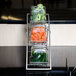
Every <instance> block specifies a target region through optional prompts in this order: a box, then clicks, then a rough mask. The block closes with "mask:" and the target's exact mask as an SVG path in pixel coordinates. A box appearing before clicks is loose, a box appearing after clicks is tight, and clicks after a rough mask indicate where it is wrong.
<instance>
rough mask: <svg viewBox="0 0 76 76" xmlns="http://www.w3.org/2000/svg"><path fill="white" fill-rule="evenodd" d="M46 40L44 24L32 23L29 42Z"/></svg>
mask: <svg viewBox="0 0 76 76" xmlns="http://www.w3.org/2000/svg"><path fill="white" fill-rule="evenodd" d="M46 41H47V32H46V27H45V25H33V26H32V28H31V31H30V42H31V43H42V42H46Z"/></svg>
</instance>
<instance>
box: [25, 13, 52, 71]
mask: <svg viewBox="0 0 76 76" xmlns="http://www.w3.org/2000/svg"><path fill="white" fill-rule="evenodd" d="M29 15H30V13H27V32H26V70H51V55H50V56H49V57H50V59H49V61H50V62H49V67H50V68H48V67H46V68H28V65H30V64H28V46H29V40H28V39H29V36H28V34H29V23H30V22H29ZM46 16H47V19H48V20H47V21H46V23H48V28H47V30H48V32H49V33H48V34H49V44H48V45H49V46H48V51H49V52H48V53H51V49H50V47H51V46H50V45H51V44H50V43H51V39H50V38H51V36H50V33H51V31H50V17H49V14H46Z"/></svg>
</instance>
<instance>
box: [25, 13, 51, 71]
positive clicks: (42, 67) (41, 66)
mask: <svg viewBox="0 0 76 76" xmlns="http://www.w3.org/2000/svg"><path fill="white" fill-rule="evenodd" d="M29 16H30V13H27V32H26V41H27V42H26V70H51V55H50V53H51V52H50V51H51V50H50V42H51V40H50V19H49V14H46V17H47V20H46V21H45V23H43V22H38V23H34V22H31V21H30V19H29V18H30V17H29ZM37 24H38V25H40V24H41V25H45V27H46V32H47V41H45V42H44V43H41V44H44V45H45V47H47V49H48V51H47V55H48V56H47V61H46V62H31V61H30V57H31V50H29V46H32V45H36V44H37V43H36V42H35V43H31V42H30V39H29V34H30V29H31V27H33V26H34V25H37ZM37 46H39V47H42V46H43V45H42V46H41V45H40V44H39V45H37ZM43 48H44V46H43ZM28 59H29V61H28ZM30 66H32V68H31V67H30ZM33 66H34V67H33ZM36 66H37V68H36ZM38 67H39V68H38Z"/></svg>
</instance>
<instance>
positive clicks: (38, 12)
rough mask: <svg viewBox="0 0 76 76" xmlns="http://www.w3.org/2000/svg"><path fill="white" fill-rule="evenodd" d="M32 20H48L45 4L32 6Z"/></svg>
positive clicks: (35, 21)
mask: <svg viewBox="0 0 76 76" xmlns="http://www.w3.org/2000/svg"><path fill="white" fill-rule="evenodd" d="M30 19H31V22H34V23H37V22H45V20H46V10H45V6H43V5H42V4H38V5H37V6H32V7H31V17H30Z"/></svg>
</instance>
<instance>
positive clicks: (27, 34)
mask: <svg viewBox="0 0 76 76" xmlns="http://www.w3.org/2000/svg"><path fill="white" fill-rule="evenodd" d="M28 16H29V13H27V32H26V69H27V65H28Z"/></svg>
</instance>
